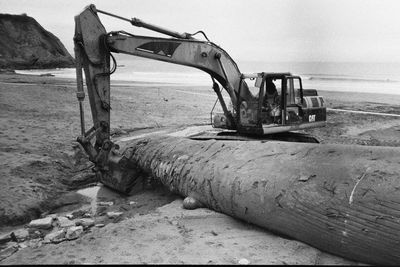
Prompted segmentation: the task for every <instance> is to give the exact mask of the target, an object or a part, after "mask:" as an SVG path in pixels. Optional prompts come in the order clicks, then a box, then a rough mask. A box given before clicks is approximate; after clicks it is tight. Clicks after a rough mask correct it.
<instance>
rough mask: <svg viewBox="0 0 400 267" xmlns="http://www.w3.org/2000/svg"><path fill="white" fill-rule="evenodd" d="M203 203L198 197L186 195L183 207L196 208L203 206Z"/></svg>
mask: <svg viewBox="0 0 400 267" xmlns="http://www.w3.org/2000/svg"><path fill="white" fill-rule="evenodd" d="M202 206H203V205H202V204H201V203H200V201H198V200H197V199H195V198H193V197H186V198H185V199H184V200H183V208H184V209H187V210H194V209H197V208H201V207H202Z"/></svg>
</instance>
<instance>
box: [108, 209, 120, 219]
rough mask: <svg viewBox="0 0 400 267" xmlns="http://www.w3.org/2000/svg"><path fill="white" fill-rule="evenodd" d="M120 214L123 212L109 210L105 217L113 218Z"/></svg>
mask: <svg viewBox="0 0 400 267" xmlns="http://www.w3.org/2000/svg"><path fill="white" fill-rule="evenodd" d="M122 214H123V212H114V211H109V212H107V217H108V218H110V219H114V218H117V217H119V216H121V215H122Z"/></svg>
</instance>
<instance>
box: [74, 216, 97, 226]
mask: <svg viewBox="0 0 400 267" xmlns="http://www.w3.org/2000/svg"><path fill="white" fill-rule="evenodd" d="M75 225H78V226H79V225H82V226H83V227H84V228H87V227H92V226H94V220H93V219H88V218H82V219H78V220H76V221H75Z"/></svg>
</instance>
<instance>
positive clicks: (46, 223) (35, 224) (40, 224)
mask: <svg viewBox="0 0 400 267" xmlns="http://www.w3.org/2000/svg"><path fill="white" fill-rule="evenodd" d="M52 222H53V218H52V217H46V218H42V219H37V220H33V221H31V222H30V223H29V224H28V227H30V228H39V229H50V228H51V227H52Z"/></svg>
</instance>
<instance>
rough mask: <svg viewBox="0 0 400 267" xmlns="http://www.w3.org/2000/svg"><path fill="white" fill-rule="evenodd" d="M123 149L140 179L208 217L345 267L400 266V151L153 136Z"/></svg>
mask: <svg viewBox="0 0 400 267" xmlns="http://www.w3.org/2000/svg"><path fill="white" fill-rule="evenodd" d="M123 151H124V153H123V154H124V155H125V157H126V158H127V159H128V162H129V164H130V165H131V166H135V167H136V168H137V172H138V173H140V172H144V173H147V174H149V175H151V176H152V177H154V178H156V179H159V180H160V181H161V182H162V183H163V184H164V185H165V186H167V187H168V188H169V189H170V190H171V191H173V192H176V193H178V194H180V195H182V196H184V197H186V196H191V197H193V198H195V199H197V200H198V201H200V202H201V203H203V204H204V205H205V206H207V207H208V208H210V209H213V210H216V211H219V212H223V213H225V214H228V215H231V216H233V217H236V218H239V219H242V220H245V221H247V222H250V223H253V224H256V225H259V226H261V227H263V228H266V229H268V230H270V231H273V232H277V233H281V234H284V235H286V236H289V237H292V238H294V239H297V240H300V241H303V242H305V243H307V244H309V245H311V246H314V247H316V248H318V249H320V250H323V251H326V252H330V253H332V254H336V255H339V256H342V257H345V258H348V259H352V260H356V261H361V262H365V263H371V264H396V265H398V264H400V149H399V148H390V147H369V146H344V145H320V144H308V143H288V142H274V141H272V142H263V141H249V142H247V141H246V142H245V141H215V140H209V141H194V140H190V139H186V138H177V137H166V136H161V137H160V136H159V137H151V138H145V139H140V140H136V141H131V142H130V143H129V144H126V145H125V147H124V149H123ZM132 179H134V178H132Z"/></svg>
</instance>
